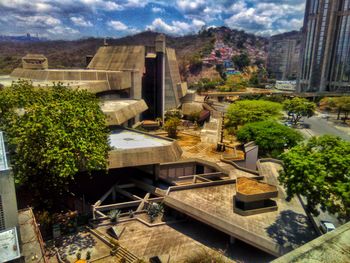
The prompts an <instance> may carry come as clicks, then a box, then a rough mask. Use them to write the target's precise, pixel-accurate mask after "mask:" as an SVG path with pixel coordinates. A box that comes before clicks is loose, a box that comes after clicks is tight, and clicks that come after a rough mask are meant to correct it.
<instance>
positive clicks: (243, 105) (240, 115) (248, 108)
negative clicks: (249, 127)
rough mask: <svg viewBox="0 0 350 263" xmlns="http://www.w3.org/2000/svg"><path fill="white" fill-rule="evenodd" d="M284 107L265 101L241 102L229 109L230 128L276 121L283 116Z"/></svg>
mask: <svg viewBox="0 0 350 263" xmlns="http://www.w3.org/2000/svg"><path fill="white" fill-rule="evenodd" d="M281 111H282V105H281V104H280V103H277V102H271V101H265V100H240V101H236V102H235V103H233V104H231V105H230V106H229V107H228V109H227V114H226V116H227V119H228V121H227V124H228V126H231V127H234V128H237V127H238V126H242V125H244V124H246V123H250V122H258V121H264V120H267V119H274V118H278V117H280V116H281Z"/></svg>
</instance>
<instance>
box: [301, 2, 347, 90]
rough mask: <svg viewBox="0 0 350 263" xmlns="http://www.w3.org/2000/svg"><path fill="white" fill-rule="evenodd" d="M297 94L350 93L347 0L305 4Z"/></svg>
mask: <svg viewBox="0 0 350 263" xmlns="http://www.w3.org/2000/svg"><path fill="white" fill-rule="evenodd" d="M298 90H299V91H300V92H307V91H312V92H325V91H330V92H350V0H307V2H306V11H305V18H304V26H303V43H302V50H301V60H300V72H299V78H298Z"/></svg>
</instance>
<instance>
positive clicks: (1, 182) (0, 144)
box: [0, 131, 18, 231]
mask: <svg viewBox="0 0 350 263" xmlns="http://www.w3.org/2000/svg"><path fill="white" fill-rule="evenodd" d="M17 226H18V211H17V199H16V190H15V183H14V179H13V175H12V172H11V169H10V167H9V164H8V161H7V156H6V150H5V144H4V138H3V133H2V132H1V131H0V231H1V230H5V229H9V228H13V227H17Z"/></svg>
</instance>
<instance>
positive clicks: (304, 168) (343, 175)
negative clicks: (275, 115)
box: [279, 135, 350, 221]
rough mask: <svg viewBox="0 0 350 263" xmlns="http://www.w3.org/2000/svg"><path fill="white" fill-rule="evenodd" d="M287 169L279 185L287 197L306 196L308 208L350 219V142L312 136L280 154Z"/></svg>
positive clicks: (326, 136)
mask: <svg viewBox="0 0 350 263" xmlns="http://www.w3.org/2000/svg"><path fill="white" fill-rule="evenodd" d="M281 157H282V160H283V162H284V170H283V171H282V172H281V173H280V175H279V180H280V182H281V183H282V184H283V185H284V187H285V188H286V191H287V195H288V198H291V197H293V196H294V195H303V196H304V197H306V199H307V208H308V209H309V211H310V212H312V213H313V214H314V215H318V209H317V208H318V207H320V208H321V210H322V211H328V212H329V213H332V214H337V216H338V217H339V219H344V220H346V221H348V220H350V170H349V167H350V143H349V142H346V141H344V140H341V139H340V138H338V137H334V136H330V135H324V136H321V137H318V138H316V137H313V138H311V139H310V140H309V141H308V142H307V143H304V144H300V145H298V146H296V147H294V148H292V149H291V150H290V151H288V152H286V153H283V154H282V155H281Z"/></svg>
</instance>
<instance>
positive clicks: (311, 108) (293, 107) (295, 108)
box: [283, 97, 316, 125]
mask: <svg viewBox="0 0 350 263" xmlns="http://www.w3.org/2000/svg"><path fill="white" fill-rule="evenodd" d="M283 108H284V109H285V110H286V111H287V113H288V115H289V116H291V117H292V122H293V124H294V125H296V124H298V122H299V121H300V120H301V118H302V117H308V118H309V117H311V116H312V115H314V112H315V109H316V104H315V103H313V102H309V101H308V100H307V99H305V98H299V97H295V98H293V99H290V100H285V101H284V102H283Z"/></svg>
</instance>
